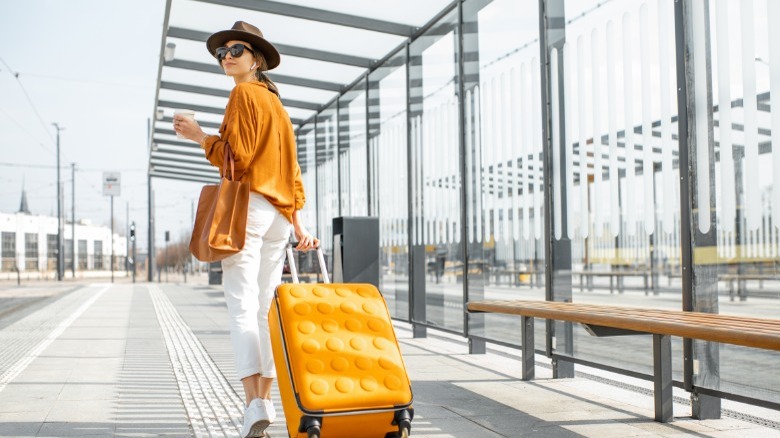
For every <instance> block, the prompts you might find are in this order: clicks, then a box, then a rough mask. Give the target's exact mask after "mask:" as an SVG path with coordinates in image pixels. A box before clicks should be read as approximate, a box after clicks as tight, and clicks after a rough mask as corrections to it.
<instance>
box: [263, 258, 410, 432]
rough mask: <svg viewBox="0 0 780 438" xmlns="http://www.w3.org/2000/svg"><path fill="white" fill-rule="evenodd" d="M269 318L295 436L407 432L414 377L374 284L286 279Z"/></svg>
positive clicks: (284, 399)
mask: <svg viewBox="0 0 780 438" xmlns="http://www.w3.org/2000/svg"><path fill="white" fill-rule="evenodd" d="M318 251H319V250H318ZM291 255H292V253H291V251H290V250H289V249H288V259H289V260H290V266H291V270H292V273H293V278H294V279H296V278H297V274H296V271H295V268H294V264H293V261H292V257H291ZM318 256H319V258H320V262H321V266H322V265H323V264H324V263H322V260H323V259H322V257H321V256H322V254H321V252H320V253H319V254H318ZM323 272H324V271H323ZM325 277H326V281H327V275H325ZM295 281H297V280H295ZM268 319H269V324H270V328H271V343H272V345H273V351H274V359H275V362H276V372H277V377H278V385H279V391H280V393H281V396H282V407H283V409H284V415H285V418H286V421H287V430H288V433H289V435H290V437H301V438H303V437H322V438H331V437H333V438H337V437H344V438H346V437H349V438H385V437H406V436H408V435H409V432H410V429H411V420H412V416H413V410H412V408H411V404H412V390H411V384H410V382H409V377H408V376H407V374H406V368H405V366H404V362H403V358H402V357H401V350H400V348H399V346H398V342H397V340H396V337H395V332H394V330H393V326H392V323H391V320H390V314H389V312H388V310H387V305H386V304H385V300H384V298H383V297H382V294H381V293H379V291H378V290H377V289H376V287H374V286H373V285H371V284H323V283H314V284H311V283H310V284H289V283H288V284H282V285H281V286H279V287H278V288H277V289H276V293H275V296H274V300H273V303H272V305H271V310H270V312H269V315H268Z"/></svg>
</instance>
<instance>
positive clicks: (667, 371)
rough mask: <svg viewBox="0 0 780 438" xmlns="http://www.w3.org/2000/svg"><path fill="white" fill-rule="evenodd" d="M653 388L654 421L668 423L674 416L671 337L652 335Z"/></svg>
mask: <svg viewBox="0 0 780 438" xmlns="http://www.w3.org/2000/svg"><path fill="white" fill-rule="evenodd" d="M653 387H654V388H653V389H654V398H655V421H658V422H661V423H669V422H671V421H672V419H673V418H674V412H673V407H672V337H671V336H669V335H655V334H654V335H653Z"/></svg>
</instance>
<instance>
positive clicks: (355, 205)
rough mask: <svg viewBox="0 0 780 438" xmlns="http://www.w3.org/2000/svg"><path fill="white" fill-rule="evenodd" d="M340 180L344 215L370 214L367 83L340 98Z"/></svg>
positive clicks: (363, 82) (342, 212)
mask: <svg viewBox="0 0 780 438" xmlns="http://www.w3.org/2000/svg"><path fill="white" fill-rule="evenodd" d="M339 115H340V116H339V178H340V181H341V183H340V187H341V189H340V190H341V215H342V216H366V215H367V214H368V182H367V178H368V170H367V169H366V163H367V157H366V153H367V149H366V148H367V145H366V82H365V81H361V82H360V83H359V84H357V85H356V86H355V87H353V88H352V89H351V90H350V91H347V92H346V93H344V95H343V96H342V97H341V98H340V99H339Z"/></svg>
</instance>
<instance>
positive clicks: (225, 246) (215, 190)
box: [190, 144, 249, 262]
mask: <svg viewBox="0 0 780 438" xmlns="http://www.w3.org/2000/svg"><path fill="white" fill-rule="evenodd" d="M228 171H230V173H229V174H228ZM220 176H221V179H220V182H219V184H211V185H207V186H204V187H203V189H202V190H201V191H200V199H198V213H197V215H196V216H195V225H194V226H193V229H192V239H191V240H190V252H192V255H194V256H195V258H196V259H198V260H200V261H202V262H216V261H219V260H222V259H224V258H226V257H228V256H231V255H233V254H235V253H237V252H239V251H241V249H243V248H244V242H245V240H246V218H247V213H248V210H249V183H248V182H241V181H237V180H236V169H235V159H234V157H233V151H231V150H230V146H229V145H228V144H225V160H224V163H223V164H222V171H221V172H220Z"/></svg>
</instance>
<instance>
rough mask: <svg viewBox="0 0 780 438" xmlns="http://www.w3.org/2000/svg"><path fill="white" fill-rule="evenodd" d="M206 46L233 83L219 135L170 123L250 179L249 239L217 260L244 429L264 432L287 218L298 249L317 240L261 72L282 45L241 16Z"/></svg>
mask: <svg viewBox="0 0 780 438" xmlns="http://www.w3.org/2000/svg"><path fill="white" fill-rule="evenodd" d="M206 47H207V48H208V50H209V53H211V54H212V56H214V57H215V58H217V61H218V62H219V63H220V66H221V67H222V69H223V70H224V71H225V74H226V75H228V76H230V77H232V78H233V80H234V81H235V83H236V86H235V87H234V88H233V90H232V91H231V93H230V98H229V100H228V104H227V108H226V109H225V117H224V119H223V122H222V126H221V127H220V129H219V135H207V134H206V133H204V132H203V130H201V128H200V126H199V125H198V123H197V122H195V121H194V120H192V119H190V118H187V117H182V116H179V115H177V116H174V119H173V124H174V129H175V130H176V132H177V133H180V134H181V135H183V136H184V137H186V138H188V139H190V140H193V141H196V142H199V143H200V146H201V147H202V148H203V149H204V150H205V152H206V158H207V159H208V160H209V161H210V162H211V163H212V164H213V165H214V166H222V161H223V159H224V153H225V149H224V148H226V147H230V149H231V150H232V152H233V154H234V156H235V169H236V175H237V176H238V177H239V178H240V180H241V181H248V182H249V183H250V191H251V193H250V201H249V216H248V219H247V233H246V244H245V246H244V249H243V250H242V251H241V252H239V253H238V254H235V255H233V256H230V257H228V258H226V259H225V260H223V261H222V270H223V276H224V284H225V300H226V301H227V308H228V313H229V314H230V337H231V340H232V342H233V350H234V354H235V360H236V372H237V374H238V377H239V378H240V379H241V382H242V383H243V386H244V393H245V394H246V411H245V413H244V427H243V430H242V436H244V437H250V436H264V434H265V432H264V430H265V428H266V427H268V425H269V424H271V423H273V421H274V418H275V416H276V415H275V411H274V406H273V403H272V402H271V384H272V382H273V379H274V377H276V370H275V368H274V360H273V356H272V352H271V338H270V334H269V330H268V310H269V308H270V306H271V298H272V297H273V292H274V289H275V288H276V286H277V285H279V283H281V277H282V266H283V264H284V248H285V245H286V243H287V241H288V238H289V235H290V224H291V223H292V225H293V227H294V230H295V237H296V238H297V239H298V242H299V244H298V246H297V249H299V250H303V251H305V250H308V249H311V248H315V247H316V246H317V245H319V240H318V239H317V238H315V237H313V236H312V235H311V234H310V233H309V232H308V231H307V230H306V227H305V226H304V225H303V223H301V219H300V210H301V208H303V204H304V201H305V196H304V191H303V184H302V182H301V170H300V167H299V166H298V161H297V155H296V146H295V134H294V132H293V128H292V123H291V122H290V117H289V116H288V115H287V112H286V111H285V110H284V108H283V107H282V103H281V101H280V100H279V92H278V90H277V88H276V85H275V84H274V83H273V82H272V81H271V80H270V79H269V78H268V76H267V75H266V74H265V73H264V72H265V71H266V70H270V69H273V68H274V67H276V66H277V65H279V52H278V51H277V50H276V48H275V47H274V46H273V45H272V44H271V43H269V42H268V41H267V40H266V39H265V38H263V34H262V32H260V30H259V29H258V28H256V27H255V26H252V25H251V24H248V23H245V22H243V21H238V22H236V24H235V25H233V28H232V29H230V30H224V31H221V32H217V33H215V34H213V35H211V36H210V37H209V38H208V40H207V41H206Z"/></svg>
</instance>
